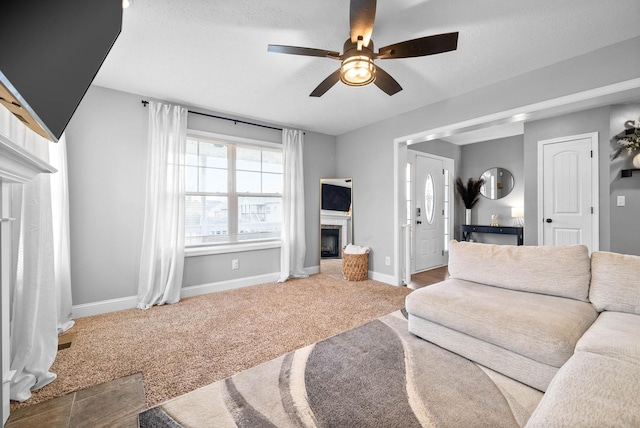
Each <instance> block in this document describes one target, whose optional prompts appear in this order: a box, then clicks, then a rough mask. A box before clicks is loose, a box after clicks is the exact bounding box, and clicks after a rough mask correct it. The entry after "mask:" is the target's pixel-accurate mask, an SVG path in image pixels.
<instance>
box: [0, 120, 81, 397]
mask: <svg viewBox="0 0 640 428" xmlns="http://www.w3.org/2000/svg"><path fill="white" fill-rule="evenodd" d="M0 110H2V111H0V132H2V133H3V134H5V135H6V136H7V137H9V139H10V140H11V141H13V142H14V143H16V144H18V145H20V146H22V147H24V148H25V149H26V150H28V151H29V152H31V153H32V154H34V155H36V156H38V157H39V158H41V159H42V160H44V161H46V162H49V163H51V165H53V166H54V167H55V168H57V169H58V172H56V173H55V174H39V175H37V176H36V177H35V178H34V179H33V180H32V181H30V182H28V183H25V184H13V185H12V189H11V216H12V217H14V218H16V221H15V222H14V223H13V224H12V246H13V248H12V264H13V272H12V281H11V283H12V290H11V370H15V371H16V374H15V375H14V377H13V379H12V380H11V393H10V395H11V399H12V400H16V401H24V400H27V399H29V397H31V391H33V390H36V389H38V388H41V387H43V386H45V385H47V384H49V383H50V382H52V381H53V380H54V379H55V378H56V375H55V374H54V373H51V372H50V371H49V369H50V368H51V365H52V364H53V361H54V359H55V356H56V352H57V349H58V332H59V331H63V330H65V329H67V328H69V327H71V326H72V325H73V321H72V319H71V305H72V303H71V279H70V273H69V272H70V269H69V228H68V227H69V221H68V217H69V211H68V209H69V206H68V192H67V190H66V189H67V176H66V148H65V140H64V136H63V137H62V138H61V140H60V143H57V144H60V145H56V143H51V142H49V141H48V140H46V139H44V138H42V137H40V136H38V135H37V134H35V133H34V132H33V131H31V130H29V129H27V128H26V127H25V126H24V125H23V124H22V123H21V122H20V121H19V120H18V119H16V118H15V117H14V116H13V115H12V114H10V113H9V112H8V111H7V110H6V109H0ZM50 151H51V153H50ZM61 189H65V190H64V194H63V195H61V194H60V192H62V190H61ZM63 219H66V220H63ZM54 221H55V227H54ZM54 231H55V232H54Z"/></svg>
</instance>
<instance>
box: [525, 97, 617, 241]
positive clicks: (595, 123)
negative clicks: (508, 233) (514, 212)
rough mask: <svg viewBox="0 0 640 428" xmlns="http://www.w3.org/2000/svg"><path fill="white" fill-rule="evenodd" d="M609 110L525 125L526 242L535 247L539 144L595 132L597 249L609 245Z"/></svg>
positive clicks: (536, 238) (604, 108)
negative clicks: (598, 230)
mask: <svg viewBox="0 0 640 428" xmlns="http://www.w3.org/2000/svg"><path fill="white" fill-rule="evenodd" d="M609 117H610V116H609V107H600V108H595V109H590V110H585V111H581V112H577V113H571V114H565V115H562V116H557V117H554V118H550V119H544V120H537V121H533V122H528V123H525V125H524V162H525V163H524V177H525V178H524V179H525V191H524V196H525V201H526V203H525V219H526V220H527V224H526V227H525V231H524V233H525V237H524V239H525V243H526V244H527V245H537V244H538V224H539V222H540V221H542V220H541V219H539V218H538V205H537V200H538V141H540V140H548V139H553V138H560V137H567V136H571V135H578V134H585V133H589V132H597V133H598V139H599V145H598V151H599V156H600V158H599V160H598V163H599V165H600V172H599V177H600V189H599V191H600V250H602V251H608V250H609V249H610V248H611V246H610V243H611V234H610V223H611V219H610V216H609V212H610V210H609V202H610V198H609V165H610V160H609V155H610V153H611V148H610V144H609V121H610V118H609Z"/></svg>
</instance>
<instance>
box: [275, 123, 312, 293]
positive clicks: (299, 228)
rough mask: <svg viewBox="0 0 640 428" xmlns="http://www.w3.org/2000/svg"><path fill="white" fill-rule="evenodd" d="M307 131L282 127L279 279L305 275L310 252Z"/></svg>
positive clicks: (303, 276) (283, 279)
mask: <svg viewBox="0 0 640 428" xmlns="http://www.w3.org/2000/svg"><path fill="white" fill-rule="evenodd" d="M303 145H304V133H303V132H302V131H300V130H294V129H283V130H282V163H283V168H284V189H283V195H282V211H283V214H282V247H281V249H280V279H279V280H278V282H284V281H286V280H287V279H288V278H306V277H307V276H309V275H308V274H307V273H306V272H305V270H304V258H305V255H306V252H307V244H306V238H305V221H304V208H305V203H304V170H303V161H302V158H303Z"/></svg>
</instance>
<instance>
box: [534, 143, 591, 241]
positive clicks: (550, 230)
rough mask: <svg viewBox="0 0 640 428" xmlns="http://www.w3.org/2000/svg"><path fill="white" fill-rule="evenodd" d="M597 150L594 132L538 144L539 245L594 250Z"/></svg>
mask: <svg viewBox="0 0 640 428" xmlns="http://www.w3.org/2000/svg"><path fill="white" fill-rule="evenodd" d="M597 147H598V138H597V134H596V133H593V134H585V135H577V136H573V137H566V138H562V139H555V140H546V141H540V146H539V159H540V158H541V160H542V167H541V181H542V182H541V183H540V180H539V187H538V189H539V192H540V190H541V191H542V194H541V195H539V204H541V205H539V213H540V214H541V216H540V217H539V218H541V219H542V224H541V225H540V229H539V232H538V237H539V242H540V244H541V245H577V244H583V245H586V246H587V247H588V248H589V251H590V252H591V251H596V250H597V249H598V222H597V216H596V214H597V207H598V185H597V183H598V180H597V176H598V171H597ZM540 238H541V239H540Z"/></svg>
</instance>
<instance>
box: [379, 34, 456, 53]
mask: <svg viewBox="0 0 640 428" xmlns="http://www.w3.org/2000/svg"><path fill="white" fill-rule="evenodd" d="M457 48H458V32H455V33H445V34H438V35H436V36H426V37H421V38H419V39H413V40H407V41H404V42H400V43H396V44H394V45H389V46H385V47H383V48H380V50H379V52H378V54H377V55H376V58H379V59H394V58H412V57H417V56H425V55H434V54H439V53H442V52H449V51H454V50H456V49H457Z"/></svg>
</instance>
